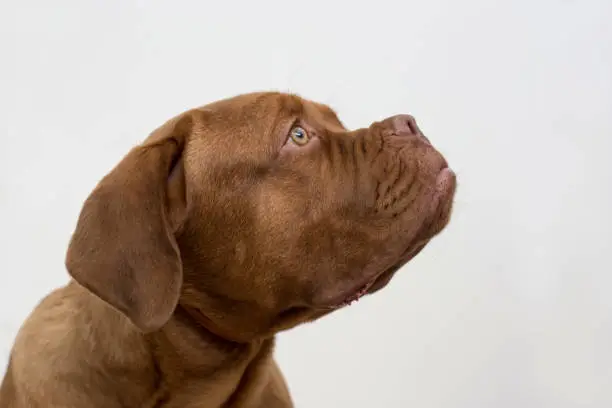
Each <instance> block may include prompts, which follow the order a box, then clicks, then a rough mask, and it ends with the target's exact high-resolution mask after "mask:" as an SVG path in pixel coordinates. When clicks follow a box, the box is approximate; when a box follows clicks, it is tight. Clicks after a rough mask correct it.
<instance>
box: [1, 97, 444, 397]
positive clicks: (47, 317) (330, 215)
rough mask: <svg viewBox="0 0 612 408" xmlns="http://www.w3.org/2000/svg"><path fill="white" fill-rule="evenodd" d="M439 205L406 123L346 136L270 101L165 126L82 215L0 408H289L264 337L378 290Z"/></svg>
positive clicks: (23, 341) (435, 174) (334, 123)
mask: <svg viewBox="0 0 612 408" xmlns="http://www.w3.org/2000/svg"><path fill="white" fill-rule="evenodd" d="M454 192H455V176H454V174H453V173H452V171H451V170H449V169H448V166H447V163H446V161H445V160H444V158H443V157H442V155H441V154H440V153H438V152H437V151H436V150H435V149H434V148H433V147H432V145H431V144H430V142H429V141H428V140H427V138H426V137H425V136H423V134H422V133H421V131H420V130H419V128H418V127H417V125H416V123H415V121H414V119H413V118H412V117H411V116H408V115H400V116H394V117H391V118H389V119H386V120H384V121H382V122H377V123H374V124H372V126H370V127H369V128H367V129H359V130H356V131H352V132H349V131H347V130H346V129H345V128H344V126H343V125H342V124H341V122H340V121H339V120H338V118H337V117H336V115H335V113H334V112H333V111H332V110H331V109H330V108H328V107H327V106H324V105H321V104H317V103H314V102H311V101H307V100H304V99H301V98H299V97H297V96H294V95H287V94H281V93H257V94H248V95H242V96H238V97H235V98H231V99H227V100H223V101H219V102H216V103H213V104H210V105H207V106H205V107H203V108H200V109H195V110H191V111H188V112H186V113H184V114H182V115H179V116H178V117H176V118H174V119H172V120H170V121H169V122H167V123H166V124H164V125H163V126H161V127H160V128H158V129H157V130H156V131H154V132H153V133H152V134H151V136H150V137H149V138H148V139H147V140H146V141H145V142H144V143H143V144H142V145H140V146H138V147H136V148H134V149H133V150H131V151H130V152H129V153H128V154H127V155H126V156H125V158H124V159H123V160H122V161H121V162H120V163H119V164H118V165H117V167H115V168H114V169H113V170H112V171H111V172H110V174H108V175H107V176H106V177H105V178H104V179H102V181H101V182H100V183H99V184H98V186H97V187H96V188H95V190H94V191H93V192H92V193H91V195H90V196H89V198H88V199H87V200H86V202H85V204H84V206H83V210H82V212H81V215H80V217H79V220H78V224H77V227H76V231H75V232H74V235H73V237H72V240H71V242H70V246H69V249H68V254H67V259H66V265H67V268H68V271H69V273H70V275H71V276H72V278H73V280H72V281H71V282H70V283H69V284H68V285H67V286H66V287H64V288H61V289H58V290H56V291H55V292H53V293H51V294H50V295H49V296H48V297H46V298H45V299H44V300H43V301H42V302H41V303H40V305H39V306H38V307H37V308H36V309H35V310H34V312H33V313H32V315H31V316H30V317H29V318H28V319H27V321H26V322H25V323H24V325H23V326H22V328H21V330H20V332H19V334H18V336H17V339H16V341H15V345H14V347H13V351H12V354H11V357H10V362H9V366H8V371H7V373H6V376H5V378H4V381H3V383H2V386H1V388H0V408H59V407H61V408H71V407H75V408H76V407H78V408H82V407H100V408H102V407H103V408H115V407H116V408H119V407H123V408H132V407H133V408H141V407H151V408H153V407H164V408H179V407H180V408H188V407H193V408H196V407H211V408H212V407H259V408H264V407H265V408H281V407H291V406H292V403H291V399H290V397H289V393H288V390H287V387H286V385H285V382H284V380H283V377H282V374H281V373H280V371H279V369H278V367H277V365H276V364H275V362H274V360H273V357H272V350H273V345H274V334H275V333H277V332H279V331H281V330H283V329H288V328H290V327H293V326H296V325H297V324H299V323H302V322H305V321H308V320H314V319H316V318H319V317H321V316H323V315H325V314H327V313H330V312H331V311H333V310H336V309H337V308H340V307H342V306H344V305H346V304H349V303H350V302H351V301H353V300H356V299H357V298H358V297H360V296H361V295H363V294H366V293H372V292H375V291H377V290H379V289H380V288H382V287H383V286H385V285H386V284H387V282H388V281H389V280H390V279H391V277H392V275H393V274H394V272H395V271H396V270H397V269H398V268H399V267H401V266H402V265H403V264H405V263H406V262H407V261H408V260H410V259H411V258H412V257H414V256H415V255H416V254H417V253H418V252H419V251H420V250H421V249H422V248H423V247H424V246H425V244H426V243H427V242H428V241H429V240H430V239H431V238H432V237H433V236H434V235H436V234H437V233H438V232H440V231H441V230H442V229H443V228H444V226H445V225H446V224H447V222H448V220H449V216H450V212H451V206H452V200H453V196H454Z"/></svg>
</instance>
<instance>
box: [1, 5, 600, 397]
mask: <svg viewBox="0 0 612 408" xmlns="http://www.w3.org/2000/svg"><path fill="white" fill-rule="evenodd" d="M268 89H275V90H290V91H294V92H297V93H299V94H301V95H303V96H305V97H307V98H311V99H315V100H319V101H322V102H326V103H329V104H330V105H331V106H332V107H334V108H336V109H337V111H338V113H339V115H340V117H341V118H342V119H343V120H344V121H345V123H346V124H347V125H348V126H349V127H362V126H366V125H368V124H369V123H370V122H372V121H374V120H378V119H381V118H383V117H386V116H390V115H392V114H396V113H412V114H414V115H415V116H416V117H417V119H418V120H419V123H420V125H421V127H422V128H423V129H424V131H425V132H426V133H427V134H428V136H429V138H430V139H431V140H432V141H433V142H435V144H436V145H437V146H438V147H439V148H440V150H442V151H443V152H444V153H445V155H446V156H447V158H448V160H449V162H450V163H451V165H452V166H453V167H454V168H455V170H456V171H457V173H458V176H459V182H460V186H459V190H458V195H457V199H456V211H455V216H454V220H453V221H452V223H451V225H450V226H449V228H448V229H447V231H446V232H445V233H444V234H443V235H442V236H440V237H439V238H437V239H436V240H434V241H433V242H432V243H431V244H430V246H429V247H428V248H427V249H426V250H425V251H424V252H422V254H421V255H420V256H419V257H417V259H415V260H414V261H413V262H412V263H410V264H409V265H408V266H406V267H405V268H404V269H403V271H402V272H401V273H400V274H399V275H398V276H397V278H396V279H395V280H394V281H393V282H392V283H391V285H390V286H389V287H388V288H387V289H386V290H384V291H383V292H380V293H379V294H377V295H376V296H372V297H369V298H367V299H364V300H362V301H361V302H359V303H358V304H356V305H354V306H352V307H350V308H349V309H346V310H343V311H341V312H338V313H336V314H335V315H332V316H330V317H328V318H325V319H323V320H321V321H319V322H317V323H314V324H310V325H307V326H304V327H301V328H298V329H295V330H292V331H290V332H288V333H284V334H282V335H281V336H279V344H278V349H277V357H278V359H279V362H280V364H281V365H282V368H283V370H284V373H285V375H286V377H287V379H288V382H289V385H290V387H291V389H292V392H293V396H294V398H295V402H296V404H297V407H298V408H301V407H306V408H308V407H330V408H331V407H333V408H336V407H353V408H359V407H411V406H412V407H424V408H429V407H444V408H446V407H451V408H454V407H465V408H473V407H496V408H504V407H508V408H515V407H534V408H536V407H537V408H543V407H551V408H563V407H601V408H604V407H611V406H612V296H611V293H612V260H611V254H612V238H611V236H610V234H611V232H612V219H611V215H610V213H611V209H612V165H611V164H610V160H609V158H610V155H611V153H612V142H611V138H612V3H611V2H610V1H609V0H608V1H606V0H601V1H596V0H581V1H577V0H575V1H573V0H556V1H553V0H538V1H535V0H532V1H526V0H522V1H518V0H514V1H504V2H502V1H492V0H480V1H479V0H462V1H454V0H446V1H444V0H428V1H396V2H391V1H382V0H378V1H375V2H369V3H360V2H358V1H356V0H353V1H350V0H345V1H331V0H327V1H314V0H310V1H306V2H293V3H291V4H290V2H287V1H282V2H281V1H278V2H276V3H274V4H273V3H272V2H268V1H261V0H258V1H249V2H247V1H244V2H242V4H238V3H233V2H225V3H223V2H220V1H215V2H212V1H193V2H182V1H165V2H161V1H144V0H141V1H133V0H131V1H127V0H122V1H110V0H105V1H102V0H99V1H76V0H75V1H48V0H39V1H7V0H2V2H1V3H0V137H1V141H2V144H1V145H0V146H1V147H0V239H1V241H0V251H1V254H0V255H1V256H0V273H1V275H0V366H4V365H5V363H6V359H7V356H8V353H9V349H10V347H11V344H12V341H13V338H14V335H15V333H16V331H17V329H18V327H19V325H20V324H21V322H22V321H23V319H24V318H25V317H26V316H27V314H28V313H29V312H30V310H31V309H32V307H33V306H34V305H35V304H36V303H37V302H38V300H39V299H40V298H41V297H42V296H43V295H45V294H46V293H47V292H49V291H50V290H51V289H52V288H54V287H57V286H59V285H62V284H64V283H65V282H66V281H67V275H66V272H65V270H64V266H63V261H64V254H65V249H66V245H67V242H68V239H69V236H70V234H71V232H72V229H73V228H74V225H75V221H76V217H77V214H78V211H79V209H80V206H81V203H82V201H83V200H84V199H85V197H86V196H87V194H88V193H89V191H90V190H91V189H92V188H93V186H94V185H95V183H96V182H97V181H98V180H99V179H100V178H101V177H102V176H103V175H104V174H105V173H106V172H107V171H108V170H109V169H110V168H111V167H112V166H114V165H115V164H116V163H117V162H118V160H119V159H120V158H121V157H122V156H123V155H124V154H125V153H126V152H127V150H128V149H129V148H130V147H132V146H133V145H135V144H136V143H138V142H139V141H141V140H142V139H143V138H144V137H146V135H147V134H148V133H149V132H150V131H151V130H152V129H153V128H155V127H156V126H158V125H159V124H161V123H163V122H164V121H165V120H166V119H168V118H170V117H171V116H173V115H175V114H177V113H179V112H181V111H183V110H185V109H187V108H191V107H195V106H198V105H202V104H205V103H207V102H211V101H214V100H216V99H219V98H223V97H227V96H232V95H235V94H238V93H243V92H248V91H256V90H268ZM1 371H2V370H0V372H1Z"/></svg>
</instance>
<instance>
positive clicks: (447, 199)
mask: <svg viewBox="0 0 612 408" xmlns="http://www.w3.org/2000/svg"><path fill="white" fill-rule="evenodd" d="M455 185H456V176H455V173H454V172H453V171H452V170H451V169H449V168H448V167H446V166H445V167H443V168H442V169H441V170H440V172H439V174H438V176H437V177H436V184H435V191H434V195H433V198H432V210H431V217H429V219H428V220H427V221H426V222H425V223H424V224H423V226H422V227H421V231H420V232H419V233H418V234H417V235H416V238H415V239H414V240H413V241H412V243H411V244H410V245H409V246H408V249H407V250H406V251H405V252H404V253H403V254H402V256H400V259H399V261H398V262H396V263H395V264H394V265H393V266H391V267H389V268H387V269H385V270H383V272H380V273H378V274H376V275H374V276H373V277H369V278H367V279H365V282H364V281H361V282H360V283H358V284H357V285H355V286H354V288H353V289H352V290H350V291H349V295H348V296H345V297H344V298H343V299H342V300H339V301H334V302H330V303H329V305H327V306H325V307H323V309H326V310H334V309H339V308H342V307H346V306H350V305H351V304H353V303H354V302H357V301H358V300H359V299H361V298H362V297H363V296H365V295H368V294H372V293H375V292H377V291H379V290H380V289H382V288H384V287H385V286H386V285H387V284H388V283H389V281H391V278H393V276H394V275H395V273H396V272H397V271H398V270H399V269H400V268H402V267H403V266H404V265H406V264H407V263H408V262H409V261H410V260H412V259H413V258H414V257H415V256H417V255H418V254H419V253H420V252H421V251H422V250H423V248H425V246H426V245H427V243H428V242H429V240H430V239H431V238H432V237H433V236H434V235H436V234H437V233H439V232H440V231H441V230H442V229H443V228H444V227H445V226H446V224H447V223H448V220H449V218H450V212H451V209H452V198H453V195H454V192H455Z"/></svg>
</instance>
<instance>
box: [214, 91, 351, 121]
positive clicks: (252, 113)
mask: <svg viewBox="0 0 612 408" xmlns="http://www.w3.org/2000/svg"><path fill="white" fill-rule="evenodd" d="M202 109H203V110H204V111H207V112H210V113H211V114H212V115H213V116H215V117H216V118H217V119H220V120H224V121H226V123H228V122H231V123H244V124H254V122H256V123H257V124H258V125H259V126H258V127H261V126H265V127H267V128H268V129H270V128H272V127H274V125H275V124H276V123H278V122H280V121H283V120H285V119H288V118H299V119H303V120H306V121H308V122H309V123H311V124H313V125H319V126H321V127H329V128H340V129H343V130H344V126H343V125H342V122H341V121H340V120H339V119H338V116H337V115H336V113H335V112H334V111H333V109H331V108H330V107H329V106H327V105H325V104H322V103H318V102H314V101H310V100H308V99H304V98H302V97H300V96H298V95H296V94H289V93H282V92H258V93H250V94H244V95H239V96H235V97H233V98H229V99H224V100H220V101H217V102H214V103H211V104H209V105H206V106H204V107H203V108H202Z"/></svg>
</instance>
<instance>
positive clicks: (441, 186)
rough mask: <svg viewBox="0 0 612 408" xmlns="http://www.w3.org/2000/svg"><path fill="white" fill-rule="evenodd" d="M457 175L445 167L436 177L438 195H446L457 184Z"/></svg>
mask: <svg viewBox="0 0 612 408" xmlns="http://www.w3.org/2000/svg"><path fill="white" fill-rule="evenodd" d="M455 179H456V175H455V172H454V171H452V170H451V169H450V168H449V167H447V166H445V167H443V168H442V169H441V170H440V172H439V173H438V175H437V176H436V195H437V196H439V195H444V194H445V193H447V192H448V191H449V190H451V189H452V188H453V186H454V184H455Z"/></svg>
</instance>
